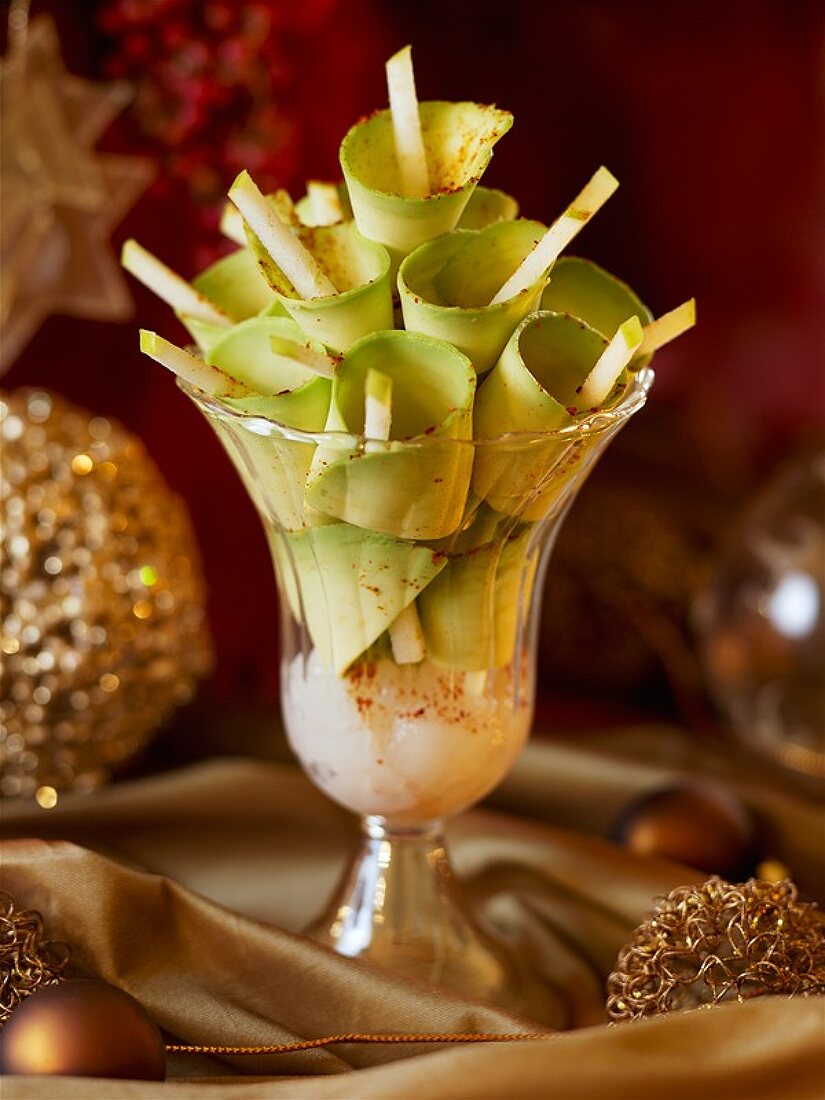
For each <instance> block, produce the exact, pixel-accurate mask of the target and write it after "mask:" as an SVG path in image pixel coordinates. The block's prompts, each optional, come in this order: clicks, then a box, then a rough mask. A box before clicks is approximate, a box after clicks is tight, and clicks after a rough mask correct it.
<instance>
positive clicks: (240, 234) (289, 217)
mask: <svg viewBox="0 0 825 1100" xmlns="http://www.w3.org/2000/svg"><path fill="white" fill-rule="evenodd" d="M267 198H268V199H269V201H270V202H272V203H274V204H275V209H276V210H277V211H278V217H279V218H280V219H281V221H282V222H283V223H284V225H300V222H299V221H298V215H297V214H296V213H295V204H294V203H293V201H292V196H291V195H290V193H289V191H286V190H285V189H284V188H283V187H281V188H279V189H278V190H277V191H275V192H274V193H273V194H272V195H268V196H267ZM219 228H220V231H221V233H223V235H224V237H228V238H229V239H230V241H234V242H235V244H239V245H242V246H244V247H246V245H247V244H248V243H249V242H248V241H247V239H246V230H245V229H244V227H243V215H242V214H241V212H240V210H238V208H237V207H236V206H234V205H233V204H232V203H231V202H225V203H224V205H223V210H222V211H221V221H220V227H219Z"/></svg>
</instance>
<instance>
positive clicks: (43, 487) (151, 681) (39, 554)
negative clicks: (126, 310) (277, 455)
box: [0, 390, 212, 807]
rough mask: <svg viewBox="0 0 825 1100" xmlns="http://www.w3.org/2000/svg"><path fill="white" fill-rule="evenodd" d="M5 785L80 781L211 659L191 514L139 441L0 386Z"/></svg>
mask: <svg viewBox="0 0 825 1100" xmlns="http://www.w3.org/2000/svg"><path fill="white" fill-rule="evenodd" d="M0 445H2V453H3V461H2V474H1V475H0V508H1V509H2V515H3V532H2V546H0V551H1V552H2V559H0V561H1V563H2V564H0V626H2V636H1V637H0V649H1V650H2V662H3V663H2V670H1V671H0V794H2V795H5V796H12V797H13V796H31V795H35V796H36V797H37V800H38V802H39V803H40V804H41V805H43V806H46V807H49V806H51V805H54V803H55V802H56V801H57V796H58V792H59V791H61V790H67V789H91V788H93V787H96V786H98V785H99V784H100V783H102V782H104V781H105V780H106V779H108V778H109V776H110V774H111V772H112V770H113V769H114V768H116V767H117V766H118V765H119V764H121V763H123V762H124V761H125V760H127V759H128V758H129V757H131V756H132V755H133V754H135V753H136V752H137V751H138V750H140V749H141V748H143V746H144V745H145V744H146V743H147V741H148V740H149V738H150V736H151V734H152V733H153V732H154V731H155V730H157V729H158V727H159V726H160V725H161V724H162V723H163V722H164V721H165V720H166V719H167V718H168V717H169V716H170V715H171V713H172V712H173V711H174V709H175V708H176V707H177V706H179V705H180V704H181V703H185V702H187V701H188V700H189V699H191V697H192V695H193V693H194V691H195V687H196V684H197V681H198V679H199V678H201V677H203V676H204V675H205V674H206V673H207V672H208V671H209V669H210V668H211V664H212V646H211V642H210V639H209V634H208V631H207V628H206V619H205V612H204V584H203V580H202V575H201V568H200V561H199V556H198V552H197V548H196V544H195V540H194V536H193V533H192V528H191V524H190V521H189V518H188V516H187V514H186V511H185V509H184V507H183V504H182V503H181V501H180V500H179V499H178V498H177V497H176V496H174V495H173V494H172V493H171V492H170V490H169V489H168V487H167V486H166V485H165V483H164V482H163V480H162V478H161V476H160V474H159V473H158V471H157V468H156V467H155V466H154V464H153V463H152V461H151V460H150V459H149V457H148V455H147V454H146V451H145V450H144V448H143V445H142V444H141V443H140V441H139V440H138V439H137V438H135V437H134V436H133V435H131V434H130V433H129V432H127V431H126V430H125V429H124V428H123V427H122V426H121V425H119V424H118V423H116V422H115V421H112V420H108V419H106V418H104V417H100V416H92V415H91V414H89V413H87V412H85V411H84V410H82V409H79V408H77V407H75V406H72V405H70V404H69V403H68V402H67V401H65V400H63V399H62V398H60V397H58V396H56V395H55V394H51V393H46V392H43V391H32V390H30V391H15V392H14V393H12V394H8V395H6V394H0Z"/></svg>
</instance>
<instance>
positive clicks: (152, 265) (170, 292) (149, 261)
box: [120, 240, 232, 328]
mask: <svg viewBox="0 0 825 1100" xmlns="http://www.w3.org/2000/svg"><path fill="white" fill-rule="evenodd" d="M120 262H121V263H122V264H123V266H124V267H125V268H126V270H127V271H129V272H131V273H132V275H134V277H135V278H136V279H137V280H138V281H139V282H141V283H143V285H144V286H146V287H148V288H149V290H151V291H153V292H154V293H155V294H157V296H158V298H161V299H163V301H164V302H166V304H167V305H169V306H171V307H172V309H174V310H175V312H176V313H185V314H186V315H187V316H188V317H194V318H195V319H196V320H198V321H206V322H207V323H208V324H210V325H225V326H226V327H227V328H229V327H231V325H232V321H231V320H230V319H229V317H227V316H226V314H225V313H224V312H223V310H222V309H219V308H218V307H217V306H216V305H215V304H214V302H210V301H209V299H208V298H206V297H205V296H204V295H203V294H201V293H200V292H199V291H197V290H195V288H194V287H193V286H192V285H191V284H190V283H187V282H186V280H185V279H182V278H181V277H180V275H178V274H177V272H175V271H173V270H172V269H171V267H167V266H166V264H165V263H163V262H162V261H161V260H159V259H158V258H157V256H153V255H152V253H151V252H147V250H146V249H145V248H143V247H142V246H141V245H139V244H138V243H137V241H134V240H128V241H126V242H125V243H124V245H123V251H122V252H121V256H120Z"/></svg>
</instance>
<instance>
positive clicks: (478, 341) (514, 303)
mask: <svg viewBox="0 0 825 1100" xmlns="http://www.w3.org/2000/svg"><path fill="white" fill-rule="evenodd" d="M544 233H545V226H543V225H542V224H541V222H534V221H527V220H526V219H523V218H520V219H518V220H516V221H501V222H494V223H493V224H492V225H488V226H486V227H485V228H484V229H480V230H467V229H458V230H455V231H454V232H453V233H449V234H447V235H445V236H443V237H439V238H438V239H437V240H435V241H430V242H428V243H427V244H424V245H421V247H420V248H417V249H416V250H415V251H414V252H412V253H411V254H410V255H409V256H407V258H406V259H405V260H404V261H403V263H402V264H401V267H400V268H399V271H398V291H399V294H400V297H401V309H402V311H403V315H404V326H405V328H406V329H407V330H408V331H409V332H423V333H426V334H427V335H429V336H435V337H437V338H438V339H440V340H446V341H448V342H449V343H451V344H454V345H455V346H456V347H457V348H458V349H459V350H460V351H462V352H464V354H465V355H466V356H467V357H468V359H469V360H470V362H471V363H472V364H473V366H474V367H475V369H476V372H477V373H478V374H484V373H485V372H486V371H488V370H490V368H491V367H492V366H493V365H494V364H495V362H496V360H497V359H498V357H499V356H500V355H501V353H502V351H503V350H504V346H505V344H506V343H507V341H508V340H509V338H510V335H511V334H512V332H513V330H514V329H515V327H516V325H518V323H519V322H520V321H522V320H523V319H524V318H525V317H526V316H527V315H528V314H529V313H532V312H533V311H534V310H535V309H537V308H538V304H539V300H540V298H541V294H542V291H543V289H544V286H545V282H546V276H544V275H542V278H541V279H539V280H537V282H536V283H535V284H534V285H533V286H531V287H529V288H528V289H526V290H524V291H522V292H521V293H520V294H516V295H514V296H513V297H512V298H509V299H507V301H504V302H499V303H497V304H496V305H490V300H491V299H492V298H493V296H494V295H495V294H496V292H497V291H498V289H499V288H500V287H501V286H503V285H504V283H505V282H506V281H507V280H508V279H509V278H510V276H511V275H512V274H513V272H514V271H515V270H516V269H517V268H518V266H519V265H520V264H521V261H522V260H523V259H524V257H525V256H526V255H527V254H528V253H529V252H531V251H532V250H533V248H534V247H535V245H536V242H537V241H538V240H540V239H541V237H542V236H543V235H544Z"/></svg>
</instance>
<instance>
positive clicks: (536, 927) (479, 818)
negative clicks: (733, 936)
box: [0, 730, 825, 1100]
mask: <svg viewBox="0 0 825 1100" xmlns="http://www.w3.org/2000/svg"><path fill="white" fill-rule="evenodd" d="M703 771H704V772H708V771H710V772H712V773H713V774H715V775H719V774H723V775H725V774H726V775H727V778H728V779H729V781H731V782H732V783H733V784H734V785H735V786H737V787H738V788H739V790H740V793H742V794H743V795H744V796H745V798H746V799H747V801H748V802H749V803H750V805H751V806H752V807H753V808H754V809H755V810H756V811H757V813H758V814H759V816H760V821H761V823H762V824H763V827H765V828H767V829H768V832H769V835H770V837H771V842H770V843H771V852H772V854H774V855H776V856H778V857H779V858H782V859H784V860H785V861H786V862H788V863H789V864H790V865H791V866H792V867H793V868H794V877H795V878H796V880H797V882H798V883H799V885H800V886H801V887H802V889H803V890H804V891H806V892H807V894H808V895H809V896H814V897H817V896H818V895H819V897H820V899H821V888H822V878H821V873H822V817H821V813H820V807H819V806H818V804H817V802H816V800H815V798H814V797H813V794H808V793H805V792H804V791H800V790H798V789H796V788H794V787H793V786H791V785H790V784H788V783H786V782H784V781H782V780H780V779H778V778H777V777H775V776H772V775H770V774H768V773H765V774H762V773H761V772H760V771H759V770H758V769H756V770H755V769H753V768H748V767H746V766H744V765H742V764H741V763H740V762H737V761H736V760H735V759H734V758H732V757H730V756H726V755H725V754H724V753H722V754H719V753H717V752H716V750H711V749H706V748H697V747H696V745H694V744H693V743H691V742H689V741H688V740H687V739H685V738H683V737H681V736H680V735H678V734H677V733H676V732H674V731H669V730H641V731H627V733H625V734H623V735H621V736H616V735H611V736H610V737H609V738H608V737H606V736H605V737H603V738H598V737H596V738H590V739H589V740H588V742H587V744H586V745H579V744H577V743H576V742H575V741H567V742H557V743H554V742H548V741H542V740H539V739H536V740H534V741H533V743H532V744H531V745H530V746H529V747H528V750H527V752H526V754H525V756H524V757H523V758H522V760H521V761H520V762H519V764H518V765H517V766H516V768H515V770H514V773H513V775H512V776H511V777H510V778H509V779H508V780H507V782H506V783H505V785H504V787H503V788H502V790H501V791H500V792H499V793H498V795H497V806H498V808H497V809H483V810H477V811H474V812H472V813H470V814H467V815H465V816H464V817H463V818H460V819H458V820H456V821H455V822H454V823H452V825H451V827H450V829H449V833H448V837H449V841H450V846H451V854H452V857H453V861H454V864H455V867H456V870H457V871H458V873H459V874H460V875H461V877H462V879H463V880H464V882H465V885H466V888H467V891H468V892H469V894H470V895H471V897H472V899H473V900H474V902H476V903H477V904H478V905H479V906H480V909H481V912H482V913H483V914H484V916H485V918H486V919H487V920H488V921H489V922H491V923H493V924H496V925H498V926H499V927H501V928H504V929H505V930H506V931H507V932H508V933H509V934H510V935H511V936H514V937H517V939H518V942H519V944H520V946H521V949H522V950H525V951H528V952H529V953H530V957H531V958H532V959H533V960H535V965H536V967H537V969H538V971H539V973H540V974H541V975H542V976H544V977H546V979H547V980H548V981H549V982H552V983H553V984H554V985H555V986H556V987H557V988H558V989H559V991H560V993H561V994H562V997H561V1001H562V1002H563V1004H564V1006H565V1007H564V1009H563V1010H562V1011H560V1013H559V1019H558V1020H557V1025H558V1028H559V1031H558V1033H556V1034H554V1035H552V1036H550V1037H548V1038H546V1039H541V1040H537V1041H533V1042H529V1043H500V1044H478V1045H475V1044H474V1045H465V1046H460V1047H459V1046H453V1047H439V1046H435V1045H423V1044H419V1045H405V1046H379V1045H342V1046H335V1047H331V1048H326V1049H319V1050H312V1051H308V1052H302V1053H294V1054H279V1055H271V1056H261V1057H258V1056H256V1057H235V1058H224V1059H216V1058H208V1057H205V1056H194V1055H174V1056H170V1059H169V1080H168V1081H167V1082H166V1083H164V1084H158V1083H148V1082H126V1081H118V1082H115V1081H107V1080H96V1079H80V1078H5V1079H2V1081H0V1096H2V1098H3V1100H70V1098H71V1100H111V1098H120V1097H123V1098H124V1100H127V1098H132V1097H134V1098H141V1100H142V1098H144V1097H159V1098H160V1100H163V1098H164V1097H169V1098H170V1100H195V1098H204V1100H224V1098H229V1097H244V1098H249V1100H270V1098H271V1100H280V1098H290V1100H291V1098H293V1097H294V1098H295V1100H302V1098H307V1100H310V1098H312V1100H315V1098H318V1100H325V1098H333V1097H341V1098H343V1097H352V1098H355V1100H360V1098H365V1100H366V1098H373V1097H375V1098H378V1097H381V1098H390V1097H392V1098H402V1097H411V1098H413V1097H414V1098H416V1100H422V1098H424V1097H426V1098H431V1100H442V1098H443V1100H447V1098H450V1100H459V1098H462V1100H463V1098H467V1100H487V1098H490V1100H493V1098H496V1100H498V1098H502V1100H533V1098H535V1100H545V1098H548V1097H558V1098H560V1100H580V1098H581V1100H585V1098H587V1100H625V1098H627V1100H630V1098H632V1100H644V1098H651V1100H653V1098H656V1100H659V1098H662V1100H678V1098H685V1100H688V1098H690V1100H697V1098H701V1100H716V1098H719V1100H733V1098H741V1100H767V1098H776V1100H797V1098H798V1100H808V1098H810V1100H815V1098H816V1100H820V1098H821V1097H823V1096H825V1045H824V1040H825V1012H823V1009H824V1008H825V998H818V997H812V998H792V999H784V998H763V999H760V1000H754V1001H751V1002H749V1003H747V1004H743V1005H739V1004H730V1005H724V1006H720V1007H717V1008H714V1009H711V1010H699V1011H694V1012H688V1013H674V1014H671V1015H670V1016H665V1017H659V1018H656V1019H653V1020H649V1021H644V1022H640V1023H634V1024H624V1025H620V1026H615V1027H613V1026H607V1025H606V1023H605V1016H604V980H605V977H606V975H607V973H609V971H610V969H611V968H612V965H613V962H614V960H615V958H616V955H617V952H618V950H619V948H620V947H621V946H622V944H623V943H624V942H625V941H626V940H627V939H628V937H629V935H630V933H631V931H632V929H633V928H634V927H635V926H636V925H637V924H638V923H640V921H641V920H642V919H643V918H644V916H645V915H646V913H647V912H648V911H649V910H650V908H651V906H652V900H653V898H654V896H656V895H659V894H663V893H666V892H668V891H669V890H670V889H672V888H673V887H674V886H676V885H680V884H684V883H690V882H697V881H701V880H702V879H703V878H704V877H705V875H704V874H703V873H701V872H697V871H695V870H693V869H689V868H686V867H683V866H680V865H678V864H674V863H668V862H665V861H661V860H653V859H646V858H642V857H638V856H635V855H633V854H631V853H629V852H627V851H625V850H623V849H620V848H618V847H616V846H614V845H612V844H610V843H609V842H607V841H605V840H603V839H601V838H600V837H598V836H596V835H588V833H587V832H586V831H585V830H589V831H590V832H591V833H597V832H599V831H603V830H604V826H605V824H606V823H607V822H608V821H609V820H610V817H611V816H612V815H613V814H614V813H615V812H616V811H617V810H618V809H619V808H620V807H621V806H622V805H624V804H625V803H626V801H627V798H628V797H630V796H631V795H633V794H634V793H636V792H638V790H640V789H643V788H645V787H647V786H650V785H651V784H655V783H659V782H661V781H662V780H665V779H667V778H669V777H672V776H673V775H675V774H683V773H685V772H688V773H697V772H703ZM528 815H529V816H528ZM542 818H543V819H544V820H540V819H542ZM548 821H551V822H554V823H553V824H548ZM2 832H3V834H4V836H5V837H6V839H5V840H4V842H3V845H2V882H1V883H0V885H2V888H3V889H5V890H8V891H9V892H10V893H12V894H13V895H14V897H15V899H16V901H17V902H18V904H19V905H21V906H24V907H27V908H36V909H38V910H40V911H41V913H42V914H43V917H44V921H45V926H46V929H47V931H48V933H49V935H50V936H51V937H52V938H54V939H62V940H64V941H66V942H67V943H70V944H71V946H72V948H73V959H74V962H75V963H76V964H77V966H79V967H80V968H82V969H83V970H85V971H86V972H88V973H92V974H98V975H100V976H101V977H103V978H105V979H106V980H108V981H110V982H112V983H114V984H115V985H118V986H120V987H121V988H123V989H126V990H128V991H129V992H130V993H132V994H133V995H134V996H136V997H137V998H138V999H139V1000H140V1001H141V1003H142V1004H143V1005H144V1006H145V1007H146V1008H147V1010H148V1011H149V1012H150V1014H151V1015H152V1016H153V1017H154V1019H155V1020H156V1021H157V1022H158V1024H159V1025H160V1026H161V1027H162V1028H163V1029H164V1031H165V1032H166V1033H167V1035H168V1036H169V1037H170V1041H172V1040H174V1041H177V1042H182V1043H188V1044H222V1045H264V1044H274V1043H286V1042H291V1041H295V1040H298V1039H305V1038H314V1037H318V1036H322V1035H329V1034H336V1033H341V1032H419V1033H420V1032H435V1031H438V1032H479V1031H483V1032H512V1031H523V1030H538V1027H537V1025H535V1024H533V1023H531V1022H530V1021H525V1020H521V1019H518V1018H516V1017H512V1016H509V1015H508V1014H506V1013H505V1012H503V1011H499V1010H497V1009H494V1008H492V1007H490V1006H485V1005H481V1004H473V1003H471V1002H468V1001H464V1000H462V999H461V998H460V997H458V996H453V995H450V994H446V993H443V992H439V991H435V990H433V989H431V988H428V987H427V986H424V985H421V986H417V985H415V984H414V983H410V982H407V981H399V980H397V979H395V978H393V977H392V976H390V975H388V974H386V973H383V972H381V971H378V970H375V969H371V968H370V967H368V966H366V965H364V964H363V963H358V962H353V961H351V960H348V959H343V958H339V957H337V956H334V955H332V954H331V953H329V952H327V951H326V950H325V949H323V948H321V947H318V946H316V945H315V944H313V943H311V942H310V941H308V940H306V939H304V938H303V937H301V935H300V934H299V929H301V928H302V927H303V926H305V925H306V924H307V923H308V922H309V920H310V918H311V917H313V916H314V915H316V914H317V912H318V911H319V910H320V909H321V907H322V906H323V903H324V901H325V900H326V897H327V895H328V894H329V893H330V891H331V890H332V888H333V886H334V885H335V882H336V879H337V876H338V874H339V873H340V870H341V866H342V864H343V862H344V860H345V859H346V856H347V854H348V853H349V851H350V850H351V847H352V844H353V840H354V833H355V824H354V822H353V821H352V819H351V818H350V817H349V815H347V814H345V813H344V812H343V811H340V810H338V809H337V808H335V807H334V806H332V805H331V804H330V803H328V802H327V801H326V800H325V799H324V798H323V797H322V796H321V795H319V794H317V793H316V792H315V791H314V790H313V789H312V788H311V786H310V784H309V783H308V781H307V780H306V779H305V778H304V777H303V775H302V774H301V773H300V772H299V771H298V770H297V769H296V768H295V767H293V766H292V765H290V764H287V763H270V762H261V761H249V760H231V759H230V760H223V759H218V760H210V761H207V762H204V763H201V764H194V765H192V766H189V767H187V768H183V769H181V770H179V771H175V772H168V773H163V774H160V775H157V776H153V777H149V778H144V779H138V780H133V781H130V782H126V783H120V784H116V785H114V786H111V787H110V788H108V789H105V790H102V791H100V792H98V793H96V794H94V795H92V796H85V797H81V796H72V797H64V798H63V799H62V800H61V802H60V805H59V806H58V807H57V809H55V810H53V811H41V810H39V809H37V808H32V807H31V806H29V805H25V806H24V805H19V804H15V803H10V804H7V806H6V807H5V809H4V813H3V821H2Z"/></svg>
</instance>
